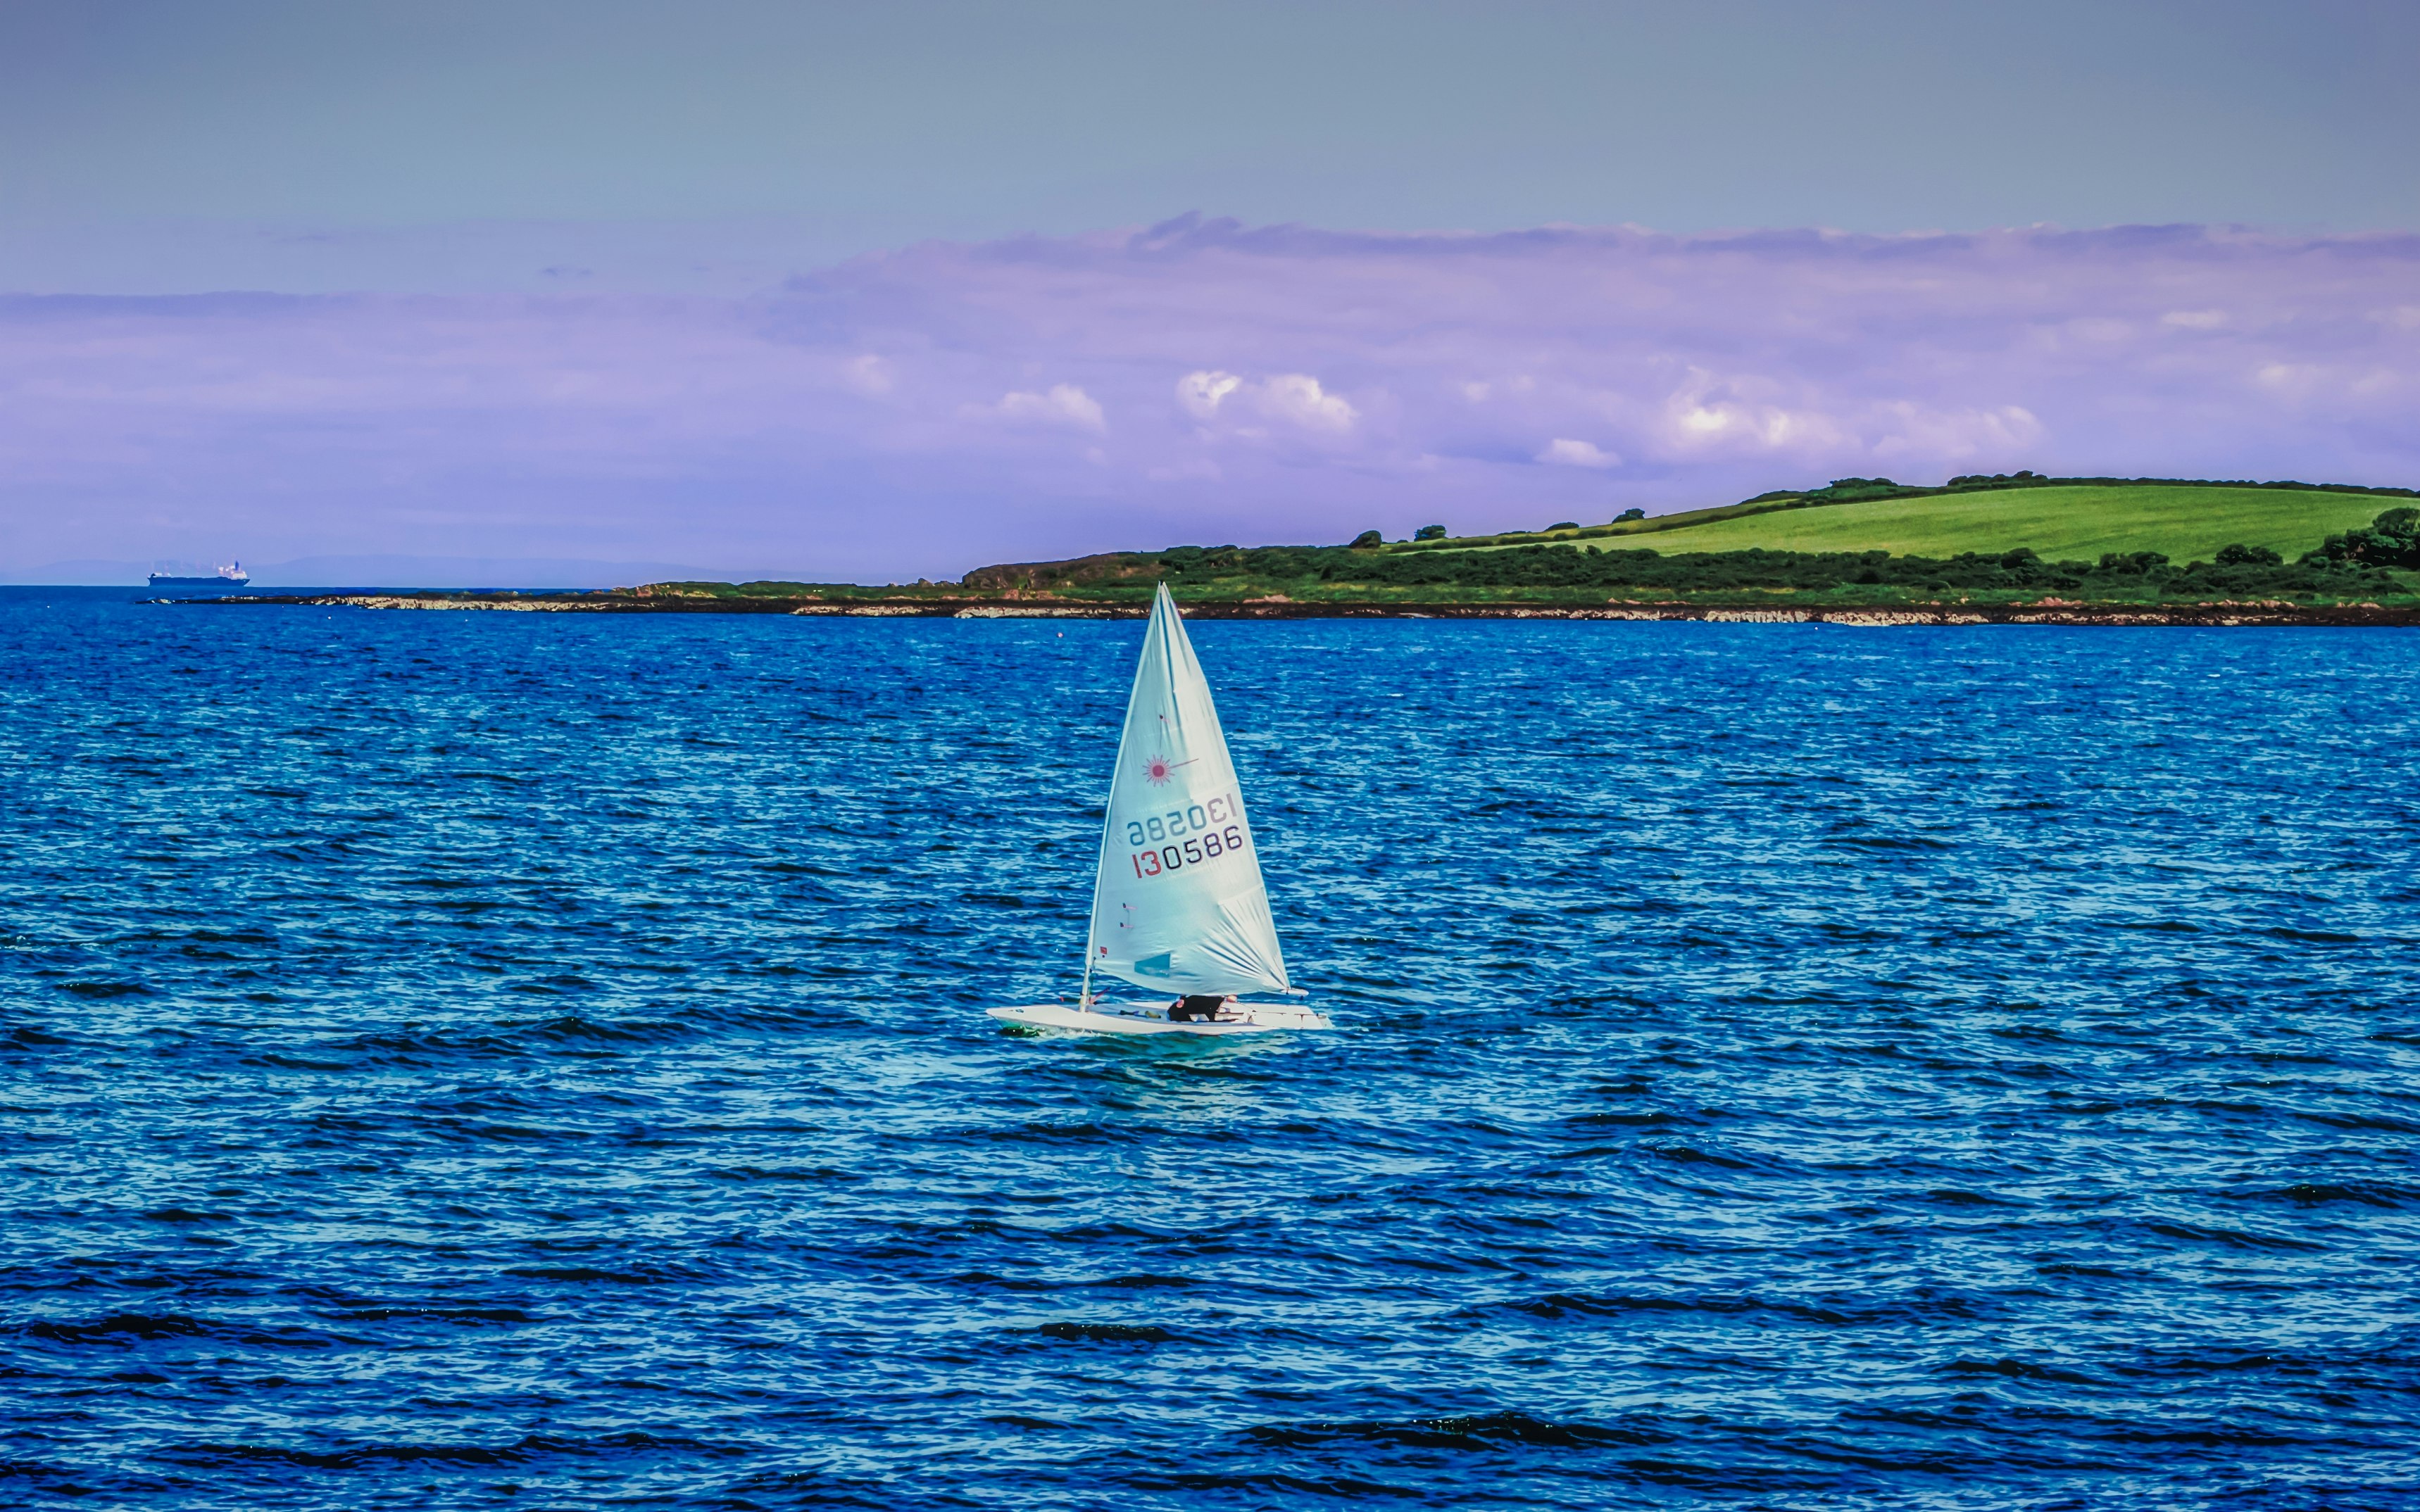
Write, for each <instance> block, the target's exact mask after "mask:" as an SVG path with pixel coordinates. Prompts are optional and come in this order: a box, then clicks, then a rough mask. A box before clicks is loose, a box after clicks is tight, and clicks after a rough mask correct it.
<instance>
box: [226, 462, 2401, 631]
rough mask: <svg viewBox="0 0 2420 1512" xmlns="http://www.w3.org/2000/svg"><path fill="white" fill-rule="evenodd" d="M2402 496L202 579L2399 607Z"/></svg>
mask: <svg viewBox="0 0 2420 1512" xmlns="http://www.w3.org/2000/svg"><path fill="white" fill-rule="evenodd" d="M2415 504H2420V492H2415V491H2414V490H2412V489H2408V488H2378V487H2367V486H2358V485H2344V484H2305V483H2296V482H2265V483H2264V482H2251V481H2215V480H2202V479H2174V478H2058V477H2044V476H2040V475H2038V474H2036V473H2034V472H2031V471H2020V472H2015V473H1995V474H1990V475H1983V474H1975V475H1970V476H1965V477H1958V478H1952V479H1950V480H1949V481H1948V482H1947V484H1944V485H1941V486H1909V485H1901V484H1898V483H1894V482H1892V481H1891V480H1890V479H1887V478H1840V479H1835V480H1834V481H1832V482H1831V483H1829V484H1826V485H1825V486H1823V487H1820V488H1808V489H1802V490H1776V491H1774V492H1771V493H1764V494H1759V495H1758V496H1756V497H1755V498H1752V499H1748V500H1745V501H1741V502H1739V503H1736V504H1729V505H1724V506H1721V507H1718V508H1709V509H1699V510H1690V511H1685V512H1683V513H1677V514H1670V515H1662V516H1657V517H1652V518H1650V517H1646V516H1644V515H1643V514H1642V512H1640V511H1638V510H1635V509H1634V510H1631V511H1628V512H1627V513H1625V514H1624V515H1623V516H1622V517H1620V518H1617V519H1613V520H1609V521H1606V522H1605V523H1602V524H1592V525H1590V524H1581V523H1579V522H1577V521H1563V522H1560V523H1558V524H1554V525H1549V526H1547V527H1545V528H1544V529H1542V530H1537V531H1523V532H1504V533H1497V534H1491V535H1464V536H1456V535H1452V534H1450V533H1449V532H1447V531H1446V529H1445V528H1444V527H1443V526H1429V527H1425V528H1423V529H1421V530H1419V531H1418V532H1415V534H1414V536H1413V538H1412V539H1410V540H1404V541H1388V540H1386V539H1384V538H1382V536H1381V535H1380V533H1379V532H1375V531H1370V532H1363V533H1362V534H1361V535H1360V536H1359V537H1358V538H1357V539H1355V540H1354V541H1352V542H1350V543H1348V544H1345V545H1342V546H1263V547H1243V546H1233V545H1230V546H1180V547H1171V548H1165V549H1162V550H1156V551H1110V552H1102V553H1099V554H1096V555H1092V556H1084V557H1077V558H1071V559H1067V560H1063V561H1055V562H1026V563H1001V564H999V565H995V566H988V567H980V568H977V569H975V570H974V571H972V572H970V573H968V574H967V575H966V576H965V577H964V578H962V579H959V580H958V581H957V582H955V583H925V582H919V583H915V584H912V585H901V584H888V585H882V586H870V585H861V584H845V583H797V582H748V583H707V582H670V583H650V584H646V585H644V586H640V587H635V588H615V589H607V590H597V591H594V592H588V593H579V594H494V593H482V594H447V593H427V594H334V595H323V596H317V597H309V598H302V597H293V596H284V595H274V594H264V595H241V596H221V597H216V598H212V599H209V600H201V601H197V602H210V603H219V604H274V603H312V604H344V605H353V606H357V607H361V608H365V609H521V610H537V611H553V612H575V613H576V612H601V613H723V614H730V613H759V614H762V613H786V614H805V615H832V614H838V615H956V616H959V617H965V618H991V617H1034V618H1058V617H1070V618H1106V617H1123V616H1126V615H1140V614H1142V613H1144V612H1145V611H1146V610H1147V609H1148V608H1149V604H1150V597H1151V593H1152V589H1153V585H1154V584H1156V583H1157V582H1160V581H1162V580H1165V581H1167V582H1168V583H1169V584H1170V586H1171V589H1172V590H1173V591H1174V592H1175V594H1177V596H1178V598H1179V599H1180V600H1181V601H1182V602H1183V603H1184V605H1185V608H1186V612H1187V614H1188V615H1193V616H1197V617H1205V618H1236V619H1297V618H1331V617H1362V616H1428V617H1434V618H1475V617H1488V618H1569V619H1700V620H1745V621H1818V620H1820V621H1832V622H1838V623H1846V624H1869V625H1893V624H1981V623H2027V624H2075V625H2154V624H2226V625H2245V624H2271V625H2420V507H2415Z"/></svg>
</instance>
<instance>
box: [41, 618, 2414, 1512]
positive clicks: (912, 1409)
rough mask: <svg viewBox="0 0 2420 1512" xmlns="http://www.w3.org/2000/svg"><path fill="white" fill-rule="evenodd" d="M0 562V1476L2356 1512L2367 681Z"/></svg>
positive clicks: (2376, 1050)
mask: <svg viewBox="0 0 2420 1512" xmlns="http://www.w3.org/2000/svg"><path fill="white" fill-rule="evenodd" d="M131 596H132V594H111V593H95V592H69V591H49V592H45V591H35V590H22V589H20V590H8V591H7V592H6V594H5V596H0V798H5V802H6V810H5V811H6V815H7V822H6V828H5V831H4V832H0V833H5V838H6V842H7V856H6V865H5V868H0V907H5V913H6V918H5V923H0V933H5V940H6V946H7V949H6V950H5V951H0V1504H7V1505H11V1506H16V1505H23V1506H39V1505H48V1504H62V1505H64V1504H81V1505H86V1506H112V1507H138V1508H139V1507H155V1506H156V1507H168V1506H177V1507H211V1508H219V1507H224V1508H245V1509H253V1508H287V1507H315V1508H316V1507H380V1508H383V1507H396V1508H402V1507H412V1508H423V1507H429V1508H451V1507H490V1506H508V1505H509V1506H519V1507H566V1508H573V1507H577V1508H586V1507H609V1506H610V1507H676V1508H690V1507H697V1508H760V1507H761V1508H775V1507H814V1506H861V1507H886V1508H887V1507H952V1506H998V1507H1017V1508H1085V1509H1091V1508H1101V1509H1109V1508H1121V1509H1129V1508H1160V1507H1187V1508H1192V1507H1201V1508H1258V1507H1326V1506H1339V1505H1346V1504H1353V1505H1360V1504H1371V1505H1403V1506H1414V1507H1417V1506H1433V1507H1449V1506H1450V1507H1489V1508H1511V1507H1634V1506H1635V1507H1647V1506H1657V1507H1665V1506H1700V1507H1722V1508H1730V1507H1743V1508H1744V1507H1759V1508H1763V1507H1838V1506H1860V1507H1869V1506H1870V1507H1911V1508H1914V1507H1921V1508H1969V1507H1976V1508H1979V1507H2043V1508H2050V1507H2095V1508H2097V1507H2137V1506H2143V1507H2149V1506H2158V1507H2307V1508H2319V1507H2329V1508H2337V1507H2373V1506H2375V1507H2386V1506H2409V1505H2412V1504H2420V1492H2415V1490H2414V1488H2415V1487H2420V1285H2415V1283H2420V1273H2415V1262H2420V991H2415V989H2420V957H2415V953H2414V952H2415V947H2416V946H2420V867H2415V865H2414V859H2413V853H2414V845H2415V842H2420V701H2416V700H2415V695H2414V688H2413V678H2412V667H2413V665H2414V656H2413V649H2414V647H2415V646H2420V641H2415V640H2412V638H2411V636H2410V634H2409V633H2408V632H2400V631H2393V630H2383V631H2369V630H2312V631H2277V630H2234V631H2226V630H2196V629H2159V630H2069V629H2055V628H1972V629H1955V630H1940V629H1898V630H1887V631H1881V630H1848V629H1839V628H1831V627H1822V626H1773V625H1736V626H1734V625H1568V624H1538V623H1477V624H1461V623H1451V624H1449V623H1434V622H1419V621H1392V622H1375V623H1335V622H1329V623H1303V624H1283V625H1264V624H1220V623H1205V624H1197V625H1195V626H1194V627H1193V633H1194V637H1195V641H1196V644H1197V646H1198V648H1199V649H1200V652H1201V655H1202V660H1203V662H1204V664H1205V666H1206V667H1207V669H1208V671H1209V672H1210V675H1211V677H1212V679H1213V682H1214V685H1215V686H1216V687H1217V690H1218V698H1219V701H1220V707H1221V711H1222V713H1223V715H1224V717H1225V718H1226V722H1227V723H1228V725H1229V726H1230V727H1231V739H1232V742H1233V748H1234V751H1235V756H1236V760H1237V764H1238V766H1239V768H1240V769H1241V771H1242V774H1243V779H1244V781H1245V783H1246V784H1247V788H1246V793H1247V797H1248V799H1249V801H1250V803H1251V804H1252V807H1253V816H1254V821H1255V825H1256V827H1257V830H1258V833H1259V839H1260V845H1261V849H1262V852H1263V855H1264V858H1265V860H1266V862H1267V863H1268V866H1269V870H1270V891H1271V894H1272V899H1273V903H1274V906H1275V909H1276V913H1277V916H1278V918H1279V922H1280V928H1281V930H1282V931H1283V933H1284V936H1285V939H1286V943H1287V947H1288V951H1289V956H1290V964H1292V966H1293V968H1294V970H1295V975H1296V977H1297V979H1298V980H1302V981H1304V982H1306V983H1307V984H1309V985H1310V986H1311V987H1312V988H1313V989H1314V992H1315V996H1314V999H1313V1000H1314V1001H1315V1002H1316V1003H1318V1004H1319V1005H1320V1006H1322V1007H1324V1008H1326V1010H1327V1011H1330V1012H1331V1013H1332V1014H1333V1015H1334V1016H1335V1018H1336V1019H1337V1021H1338V1024H1339V1026H1340V1032H1337V1033H1334V1034H1328V1035H1297V1036H1290V1037H1272V1038H1270V1039H1266V1040H1257V1041H1244V1042H1237V1041H1189V1042H1183V1043H1170V1042H1166V1041H1157V1040H1155V1041H1103V1040H1084V1039H1077V1038H1057V1039H1032V1038H1018V1037H1016V1036H1013V1035H1011V1034H1008V1033H1005V1032H1003V1031H1002V1030H1001V1026H999V1025H998V1024H997V1023H995V1022H994V1021H992V1020H989V1019H986V1018H985V1017H984V1016H983V1015H982V1014H981V1012H980V1009H981V1008H982V1007H983V1006H984V1005H985V1004H991V1003H1000V1002H1008V1001H1021V1000H1032V999H1034V998H1036V997H1044V998H1047V997H1050V996H1055V995H1063V994H1066V993H1069V992H1071V991H1072V989H1073V987H1074V975H1073V974H1074V972H1075V970H1076V968H1077V965H1078V957H1079V953H1080V950H1081V949H1082V947H1081V939H1080V933H1081V930H1082V928H1083V923H1082V918H1083V909H1084V905H1085V902H1086V889H1087V887H1088V886H1089V872H1090V865H1091V862H1092V859H1093V855H1094V845H1095V843H1096V838H1097V829H1096V825H1097V823H1098V819H1097V815H1098V811H1099V810H1098V805H1099V801H1100V798H1101V795H1102V789H1103V785H1104V781H1105V777H1106V772H1107V767H1108V764H1109V759H1110V754H1111V751H1112V748H1113V746H1114V742H1115V730H1116V725H1117V720H1118V717H1119V715H1120V712H1121V704H1122V702H1123V697H1124V690H1125V682H1126V680H1127V678H1128V676H1129V674H1130V667H1131V658H1132V656H1133V652H1134V649H1135V647H1136V645H1137V642H1138V638H1139V634H1140V626H1139V625H1137V624H1135V623H1132V622H1127V623H1121V624H1090V623H1080V624H1049V623H1037V622H998V621H992V622H953V621H941V622H928V621H907V622H900V621H831V620H806V619H794V618H776V617H766V618H754V617H747V618H707V617H697V618H688V617H615V618H602V617H599V618H588V617H582V616H574V615H558V614H539V613H530V614H505V613H490V614H479V613H401V612H371V611H350V610H324V609H235V608H225V607H220V608H170V607H161V606H142V605H135V604H132V603H129V602H127V601H126V600H127V599H128V598H130V597H131Z"/></svg>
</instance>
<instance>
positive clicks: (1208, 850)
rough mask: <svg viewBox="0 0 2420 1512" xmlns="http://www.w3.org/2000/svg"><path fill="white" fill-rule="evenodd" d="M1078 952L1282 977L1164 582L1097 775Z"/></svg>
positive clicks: (1134, 963)
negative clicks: (1100, 782)
mask: <svg viewBox="0 0 2420 1512" xmlns="http://www.w3.org/2000/svg"><path fill="white" fill-rule="evenodd" d="M1089 954H1090V958H1091V959H1090V965H1091V969H1092V970H1094V971H1097V972H1105V973H1107V974H1108V975H1109V976H1112V977H1118V978H1122V979H1124V980H1127V981H1130V982H1133V983H1135V984H1136V985H1137V986H1141V987H1152V988H1158V989H1162V990H1165V991H1167V992H1170V993H1203V994H1209V993H1216V994H1221V995H1224V994H1228V993H1241V992H1249V991H1252V990H1255V989H1259V990H1275V991H1287V990H1289V989H1290V985H1291V984H1290V983H1288V982H1287V980H1286V970H1285V956H1284V953H1283V952H1282V951H1281V950H1280V949H1279V947H1278V931H1277V924H1276V921H1275V920H1273V919H1272V918H1270V917H1269V900H1268V894H1267V892H1266V891H1265V890H1264V888H1263V887H1262V886H1261V861H1260V856H1259V855H1258V854H1257V853H1256V852H1255V851H1254V850H1253V848H1252V826H1251V824H1250V822H1249V820H1247V819H1246V818H1245V817H1244V795H1243V793H1242V791H1241V789H1240V788H1239V786H1238V785H1237V783H1236V781H1235V767H1234V764H1233V762H1231V761H1229V760H1228V757H1227V737H1226V735H1225V733H1223V732H1221V731H1220V730H1219V728H1218V709H1217V708H1216V707H1215V706H1213V705H1212V703H1211V702H1210V685H1209V684H1208V683H1207V682H1205V681H1203V679H1202V664H1201V663H1200V662H1198V661H1196V660H1194V659H1193V643H1192V642H1191V641H1189V640H1187V639H1186V637H1185V622H1184V621H1183V620H1182V619H1180V618H1179V617H1178V615H1177V612H1176V601H1175V600H1174V599H1171V598H1170V597H1169V596H1168V587H1167V585H1166V584H1164V583H1163V584H1162V585H1161V586H1160V590H1159V596H1158V597H1157V598H1156V600H1155V601H1154V602H1153V604H1152V608H1151V624H1150V626H1149V627H1148V628H1147V629H1146V630H1145V631H1144V632H1143V644H1142V661H1141V664H1140V666H1138V667H1137V668H1136V669H1135V681H1134V695H1133V697H1132V699H1131V700H1130V701H1129V702H1127V704H1126V726H1125V734H1124V735H1123V736H1121V737H1120V739H1119V741H1118V769H1117V775H1116V776H1115V777H1114V778H1112V779H1110V782H1109V821H1108V825H1107V826H1106V828H1105V829H1104V830H1103V832H1102V836H1101V867H1100V873H1099V877H1098V880H1097V881H1096V883H1095V885H1094V891H1093V933H1092V940H1091V944H1090V947H1089Z"/></svg>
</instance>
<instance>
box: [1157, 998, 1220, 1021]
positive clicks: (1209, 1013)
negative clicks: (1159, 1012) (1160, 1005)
mask: <svg viewBox="0 0 2420 1512" xmlns="http://www.w3.org/2000/svg"><path fill="white" fill-rule="evenodd" d="M1233 1001H1234V999H1233V997H1220V996H1218V995H1216V994H1210V995H1204V994H1201V993H1189V994H1187V995H1185V996H1183V997H1180V998H1178V999H1177V1000H1176V1001H1175V1002H1173V1003H1171V1004H1169V1005H1168V1016H1169V1017H1170V1018H1171V1019H1174V1020H1175V1021H1176V1022H1177V1023H1179V1024H1191V1023H1194V1022H1196V1021H1199V1022H1202V1023H1207V1022H1209V1021H1210V1020H1212V1019H1215V1018H1217V1017H1218V1011H1219V1010H1220V1009H1222V1008H1224V1007H1226V1006H1227V1005H1228V1004H1229V1003H1232V1002H1233Z"/></svg>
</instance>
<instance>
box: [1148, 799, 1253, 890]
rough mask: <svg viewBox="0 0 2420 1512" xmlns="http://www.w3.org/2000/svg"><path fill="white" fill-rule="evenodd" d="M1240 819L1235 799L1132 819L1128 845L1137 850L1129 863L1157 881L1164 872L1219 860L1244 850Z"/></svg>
mask: <svg viewBox="0 0 2420 1512" xmlns="http://www.w3.org/2000/svg"><path fill="white" fill-rule="evenodd" d="M1240 819H1241V815H1240V814H1238V813H1237V812H1236V808H1235V800H1234V799H1233V797H1232V796H1229V797H1218V798H1212V799H1211V800H1210V801H1209V802H1208V803H1195V804H1188V805H1187V806H1186V807H1184V808H1182V809H1171V810H1168V811H1167V812H1166V813H1160V814H1152V815H1150V816H1149V817H1147V818H1142V819H1129V820H1127V821H1126V843H1127V844H1128V845H1132V846H1135V847H1137V849H1136V850H1135V852H1134V854H1132V855H1131V856H1128V857H1127V858H1126V859H1127V860H1128V861H1129V862H1131V863H1132V864H1133V866H1134V871H1135V875H1136V876H1139V877H1156V876H1157V875H1159V874H1160V873H1161V872H1175V871H1179V870H1181V869H1183V868H1185V867H1187V866H1199V865H1201V864H1202V862H1204V861H1214V860H1217V859H1218V857H1219V856H1226V855H1228V854H1230V853H1232V852H1236V851H1241V850H1242V849H1243V848H1244V831H1243V827H1242V825H1241V823H1240ZM1142 847H1150V848H1149V849H1144V848H1142Z"/></svg>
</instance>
